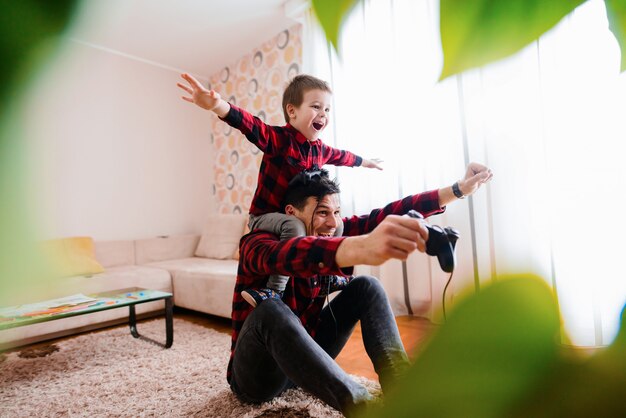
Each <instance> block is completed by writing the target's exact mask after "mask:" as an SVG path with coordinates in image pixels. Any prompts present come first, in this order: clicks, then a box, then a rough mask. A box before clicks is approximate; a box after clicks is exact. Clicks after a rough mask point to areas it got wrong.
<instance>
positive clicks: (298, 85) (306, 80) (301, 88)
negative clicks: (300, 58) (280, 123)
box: [283, 74, 332, 123]
mask: <svg viewBox="0 0 626 418" xmlns="http://www.w3.org/2000/svg"><path fill="white" fill-rule="evenodd" d="M309 90H321V91H326V92H328V93H331V94H332V90H331V89H330V87H329V86H328V83H327V82H325V81H324V80H320V79H319V78H317V77H313V76H312V75H307V74H300V75H297V76H295V77H294V78H293V79H292V80H291V81H290V82H289V85H287V88H286V89H285V91H284V92H283V114H284V115H285V122H287V123H289V114H287V105H288V104H292V105H294V106H295V107H300V105H301V104H302V101H303V100H304V93H306V92H307V91H309Z"/></svg>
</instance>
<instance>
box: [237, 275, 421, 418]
mask: <svg viewBox="0 0 626 418" xmlns="http://www.w3.org/2000/svg"><path fill="white" fill-rule="evenodd" d="M329 306H330V308H329ZM333 316H334V319H333ZM335 320H336V321H335ZM359 320H360V321H361V331H362V334H363V344H364V346H365V350H366V351H367V354H368V356H369V357H370V359H371V360H372V363H373V364H374V369H375V370H376V373H378V376H379V379H380V382H381V386H382V388H383V392H385V390H386V387H387V385H388V384H389V383H390V381H392V380H393V379H395V378H396V377H398V376H399V375H401V374H403V373H404V371H405V370H406V369H407V367H408V365H409V362H408V358H407V355H406V352H405V350H404V346H403V345H402V341H401V340H400V334H399V332H398V327H397V325H396V322H395V319H394V316H393V312H392V311H391V307H390V306H389V301H388V299H387V295H386V294H385V291H384V289H383V287H382V285H381V284H380V283H379V282H378V280H376V279H375V278H373V277H370V276H359V277H355V278H354V279H353V280H352V281H351V282H350V283H349V284H348V286H347V287H346V288H345V289H344V290H343V291H341V292H340V293H339V294H338V295H337V297H335V298H334V299H333V300H332V301H331V302H330V304H329V305H327V306H326V307H325V308H324V309H323V311H322V314H321V319H320V324H319V327H318V329H317V332H316V335H315V338H314V339H313V338H311V336H310V335H309V334H308V333H307V332H306V330H305V329H304V327H303V326H302V324H301V323H300V320H299V319H298V317H297V316H296V315H295V314H294V313H293V312H292V311H291V309H289V307H288V306H287V305H285V304H284V303H283V302H282V300H278V299H267V300H265V301H263V302H262V303H260V304H259V305H258V306H257V307H256V308H255V309H254V310H253V311H252V312H251V313H250V315H249V316H248V317H247V318H246V321H245V322H244V324H243V327H242V329H241V332H240V333H239V337H238V339H237V345H236V348H235V355H234V358H233V364H232V375H231V388H232V390H233V391H234V392H235V394H237V396H238V397H239V398H240V399H241V400H243V401H245V402H252V403H260V402H264V401H269V400H271V399H272V398H274V397H275V396H277V395H279V394H280V393H281V392H283V391H284V390H286V389H289V388H291V387H294V386H299V387H301V388H302V389H304V390H305V391H307V392H309V393H312V394H313V395H315V396H316V397H318V398H320V399H321V400H323V401H324V402H326V403H327V404H329V405H330V406H332V407H334V408H336V409H338V410H340V411H342V412H344V413H345V412H346V411H349V410H350V409H351V408H352V407H353V406H355V405H361V404H363V403H364V402H367V401H368V400H370V399H371V396H370V395H369V393H368V392H367V390H366V389H365V387H363V386H362V385H360V384H358V383H356V382H355V381H354V380H353V379H352V378H351V377H350V376H349V375H348V374H347V373H346V372H344V371H343V370H342V369H341V368H340V367H339V366H338V365H337V363H336V362H335V361H334V358H336V357H337V355H338V354H339V352H340V351H341V349H342V348H343V347H344V345H345V344H346V342H347V341H348V338H349V337H350V335H351V334H352V331H353V330H354V327H355V325H356V324H357V322H358V321H359Z"/></svg>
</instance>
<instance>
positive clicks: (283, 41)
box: [276, 30, 289, 49]
mask: <svg viewBox="0 0 626 418" xmlns="http://www.w3.org/2000/svg"><path fill="white" fill-rule="evenodd" d="M288 43H289V31H288V30H284V31H282V32H281V33H280V34H279V35H278V37H277V38H276V46H277V47H278V49H285V47H286V46H287V44H288Z"/></svg>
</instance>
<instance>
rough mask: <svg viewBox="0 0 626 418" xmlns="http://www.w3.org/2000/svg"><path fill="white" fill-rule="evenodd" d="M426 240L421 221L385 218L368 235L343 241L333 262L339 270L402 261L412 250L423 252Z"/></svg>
mask: <svg viewBox="0 0 626 418" xmlns="http://www.w3.org/2000/svg"><path fill="white" fill-rule="evenodd" d="M427 240H428V230H427V229H426V227H425V226H424V220H422V219H415V218H409V217H408V216H398V215H389V216H387V217H386V218H385V219H384V220H383V221H382V222H381V223H380V224H379V225H378V226H377V227H376V228H375V229H374V230H373V231H372V232H370V233H369V234H366V235H360V236H355V237H347V238H345V239H344V240H343V241H342V242H341V244H340V245H339V248H338V249H337V252H336V253H335V262H336V263H337V265H338V266H339V267H348V266H355V265H357V264H366V265H370V266H378V265H380V264H382V263H384V262H385V261H387V260H390V259H398V260H406V258H407V257H408V256H409V254H411V253H412V252H413V251H415V250H419V251H421V252H424V251H426V241H427Z"/></svg>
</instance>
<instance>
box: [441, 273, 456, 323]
mask: <svg viewBox="0 0 626 418" xmlns="http://www.w3.org/2000/svg"><path fill="white" fill-rule="evenodd" d="M453 274H454V270H452V271H451V272H450V277H449V278H448V282H447V283H446V286H445V287H444V288H443V296H442V300H441V308H442V309H443V322H446V320H447V318H446V290H448V286H449V285H450V282H451V281H452V275H453Z"/></svg>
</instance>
